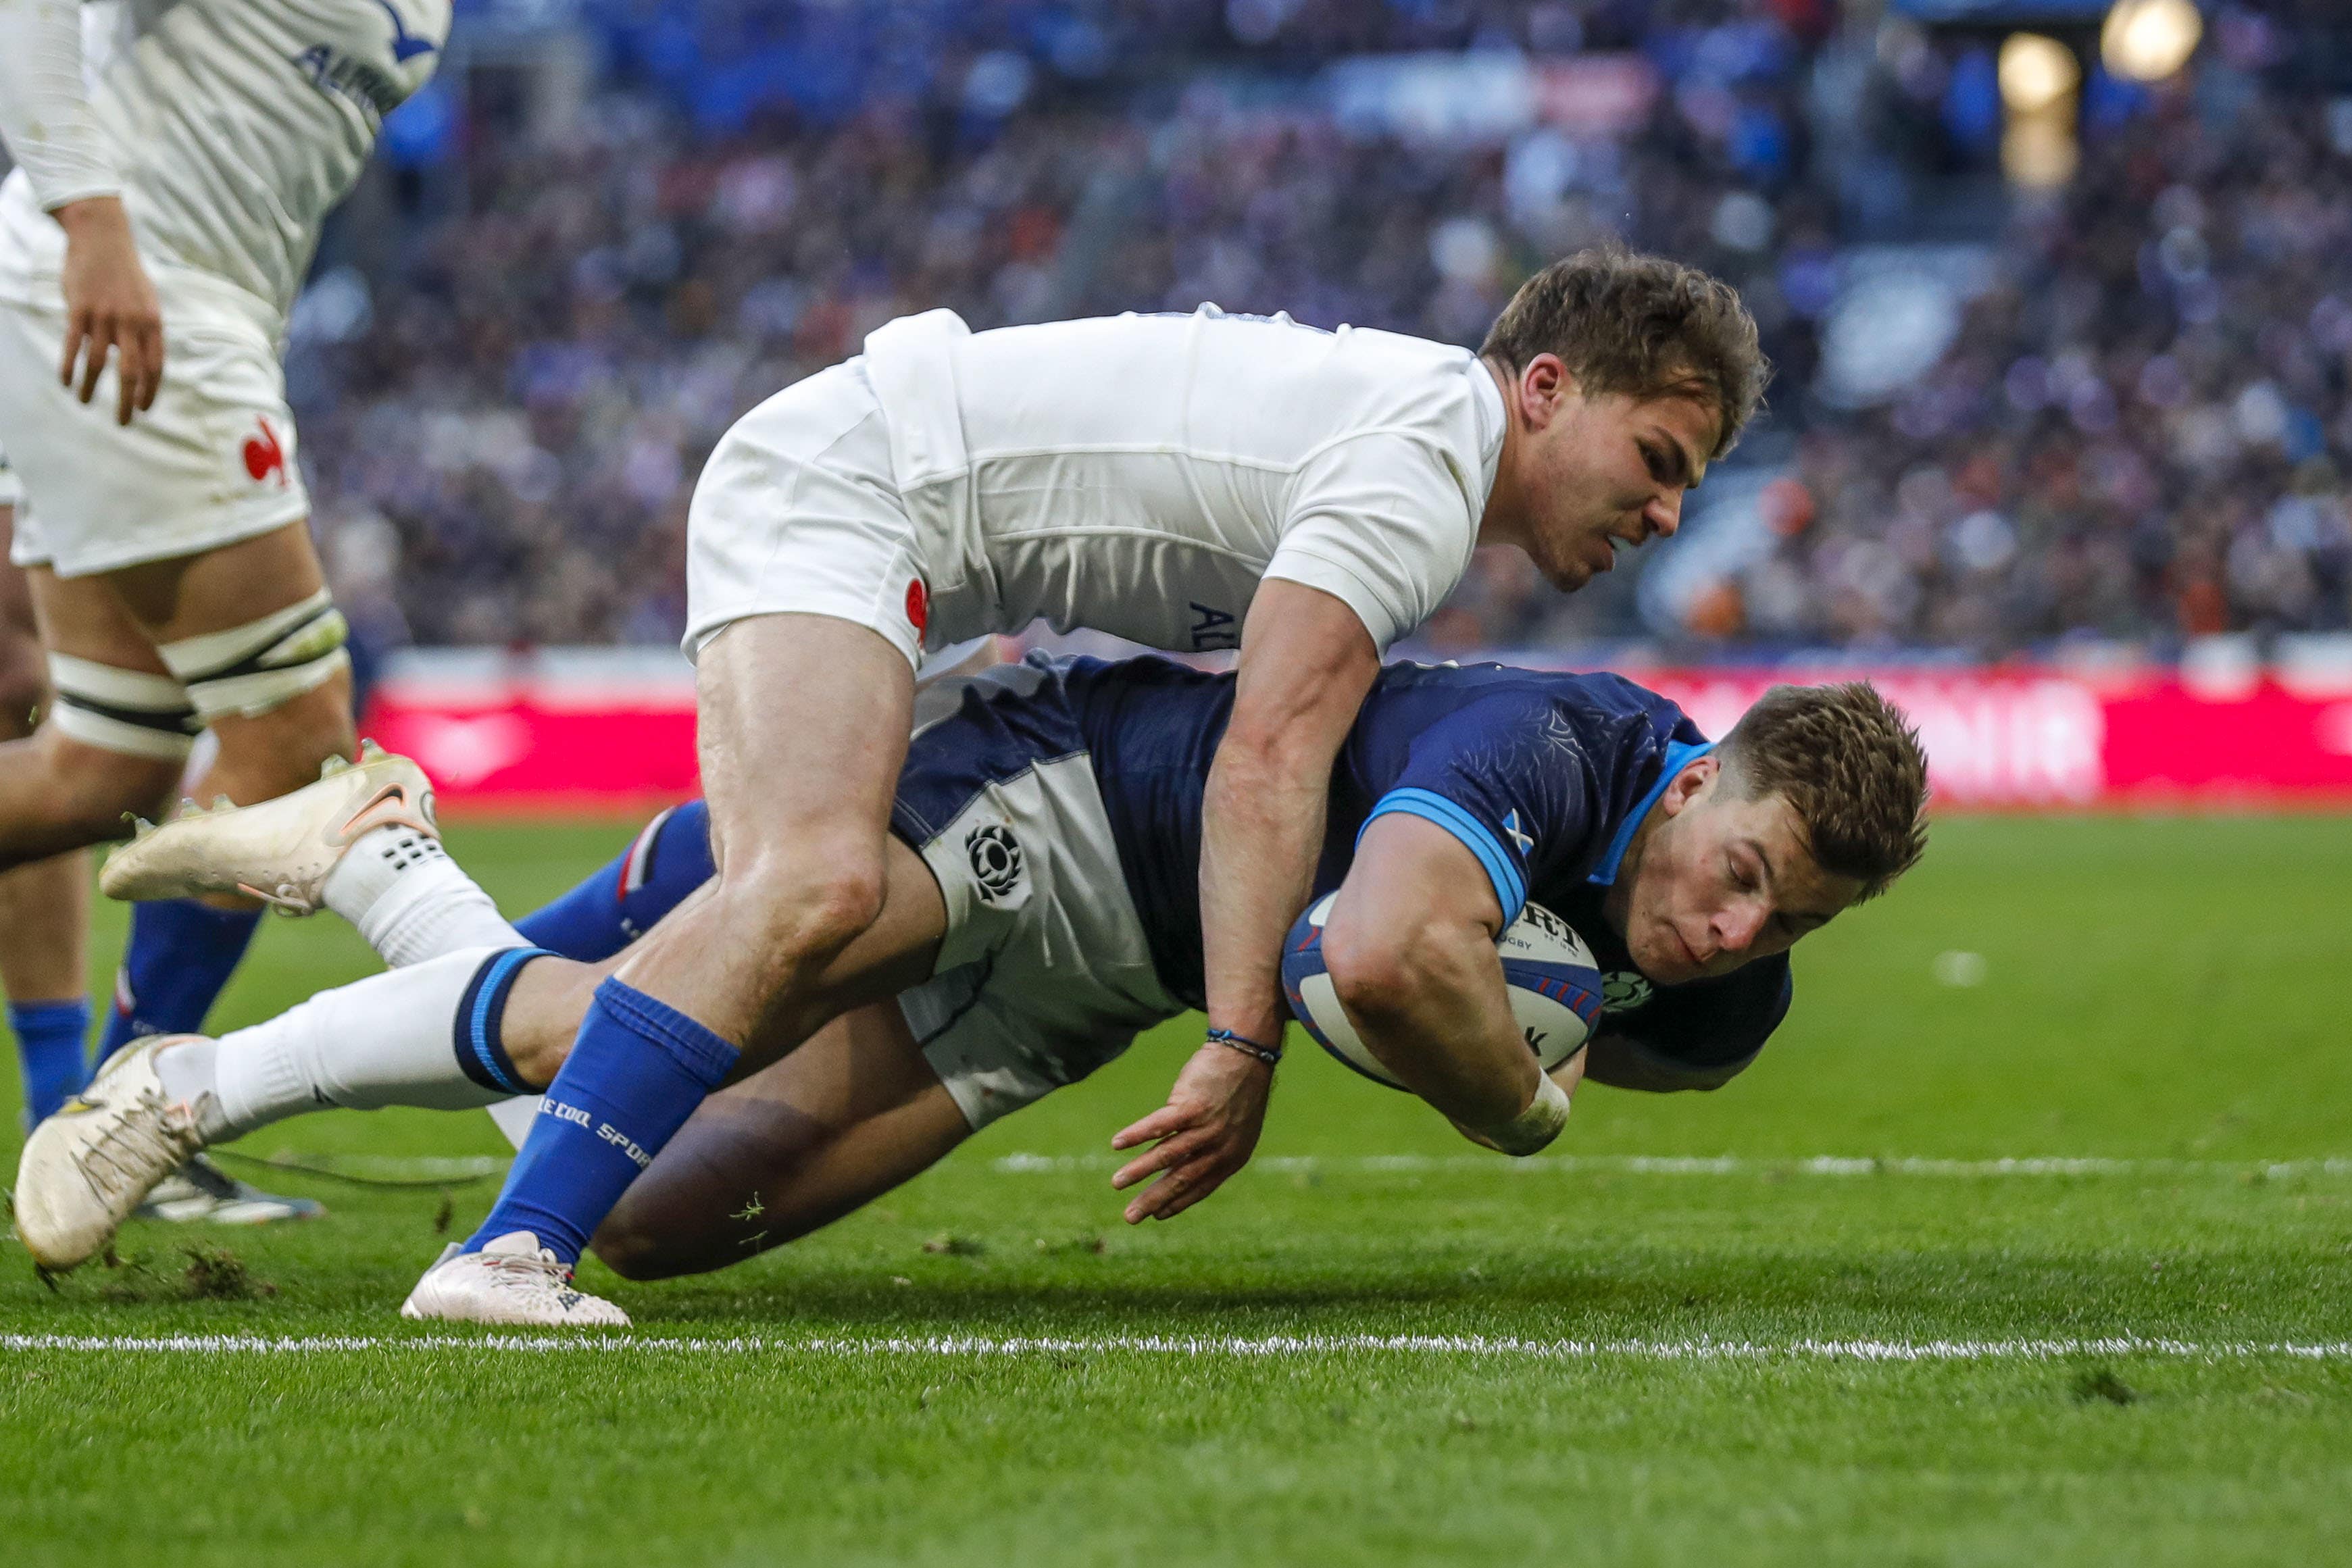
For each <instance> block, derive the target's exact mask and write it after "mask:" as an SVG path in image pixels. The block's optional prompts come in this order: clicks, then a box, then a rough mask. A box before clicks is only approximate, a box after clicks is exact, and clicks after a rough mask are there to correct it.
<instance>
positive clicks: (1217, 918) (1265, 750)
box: [1111, 578, 1381, 1224]
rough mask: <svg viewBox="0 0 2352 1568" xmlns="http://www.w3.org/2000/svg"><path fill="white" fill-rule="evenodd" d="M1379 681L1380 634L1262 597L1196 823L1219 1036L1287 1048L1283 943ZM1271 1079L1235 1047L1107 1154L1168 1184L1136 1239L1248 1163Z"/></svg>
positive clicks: (1312, 608) (1151, 1193)
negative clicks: (1341, 766) (1329, 801)
mask: <svg viewBox="0 0 2352 1568" xmlns="http://www.w3.org/2000/svg"><path fill="white" fill-rule="evenodd" d="M1380 670H1381V662H1380V653H1379V651H1378V650H1377V649H1376V648H1374V646H1373V645H1372V638H1371V633H1370V632H1367V631H1365V630H1364V624H1363V622H1361V621H1360V620H1359V619H1358V618H1357V615H1356V612H1354V611H1352V610H1350V609H1349V608H1348V606H1347V605H1346V604H1345V603H1343V602H1342V601H1339V599H1337V598H1335V597H1334V596H1332V595H1331V594H1328V593H1326V592H1324V591H1322V590H1321V589H1319V588H1308V587H1307V586H1306V585H1304V584H1302V583H1297V582H1290V581H1286V580H1282V579H1279V578H1269V579H1267V580H1265V582H1264V583H1262V584H1260V585H1259V588H1258V591H1257V597H1256V599H1255V601H1253V602H1252V603H1251V605H1250V612H1249V619H1248V620H1247V621H1246V622H1244V623H1243V626H1242V656H1241V667H1240V670H1239V673H1238V674H1236V676H1235V678H1234V711H1233V717H1232V719H1231V720H1230V721H1229V722H1228V723H1227V725H1226V727H1225V735H1224V738H1223V740H1222V741H1221V742H1219V744H1218V747H1217V757H1216V760H1215V762H1214V763H1213V765H1212V766H1211V768H1210V769H1209V784H1208V790H1207V793H1206V796H1205V798H1204V801H1203V806H1202V831H1201V946H1202V958H1203V961H1204V967H1205V969H1206V980H1207V990H1208V1003H1209V1027H1210V1028H1212V1029H1225V1030H1233V1031H1234V1033H1235V1034H1237V1035H1240V1036H1242V1037H1243V1038H1244V1039H1245V1040H1257V1041H1259V1042H1261V1043H1264V1044H1266V1045H1273V1044H1276V1043H1277V1042H1278V1041H1279V1040H1281V1038H1282V1030H1283V1026H1284V1024H1285V1023H1286V1021H1287V1019H1289V1016H1290V1015H1289V1009H1288V1008H1287V1007H1286V1005H1285V1003H1284V1001H1283V999H1282V943H1283V938H1284V937H1286V936H1288V935H1289V934H1290V925H1291V922H1292V921H1294V920H1296V919H1297V918H1298V912H1299V910H1301V909H1303V908H1304V907H1306V904H1307V894H1309V893H1310V892H1311V891H1312V890H1313V888H1314V884H1315V865H1316V862H1318V860H1319V859H1321V857H1322V852H1323V815H1324V801H1325V800H1326V798H1327V797H1328V795H1329V793H1330V789H1331V761H1332V758H1335V757H1337V756H1338V755H1339V744H1340V742H1341V741H1343V740H1345V739H1346V738H1347V735H1348V729H1349V726H1351V725H1353V724H1354V723H1355V722H1356V710H1357V709H1358V708H1360V707H1361V706H1363V701H1364V694H1365V693H1366V692H1369V691H1370V690H1371V686H1372V682H1373V680H1374V679H1375V678H1376V677H1377V676H1378V675H1379V674H1380ZM1273 1079H1274V1069H1273V1068H1271V1067H1270V1066H1268V1065H1266V1064H1265V1063H1264V1062H1262V1061H1255V1060H1254V1059H1252V1058H1251V1057H1248V1056H1246V1055H1244V1054H1243V1053H1242V1052H1240V1051H1234V1050H1231V1049H1229V1048H1228V1047H1225V1046H1222V1045H1213V1044H1212V1045H1204V1046H1202V1048H1201V1049H1200V1051H1197V1052H1195V1053H1194V1054H1193V1057H1192V1061H1189V1062H1187V1063H1186V1064H1185V1067H1184V1070H1183V1071H1182V1072H1181V1074H1180V1075H1179V1076H1178V1078H1177V1080H1176V1085H1175V1088H1174V1089H1173V1090H1171V1092H1170V1093H1169V1097H1168V1103H1167V1104H1166V1105H1165V1106H1163V1107H1161V1108H1160V1110H1158V1111H1156V1112H1154V1113H1151V1114H1150V1115H1149V1116H1147V1117H1145V1118H1144V1119H1143V1120H1141V1121H1139V1122H1137V1123H1135V1124H1132V1125H1131V1126H1129V1127H1127V1128H1125V1129H1123V1130H1122V1131H1121V1132H1120V1133H1119V1134H1118V1136H1117V1137H1116V1138H1114V1139H1112V1140H1111V1146H1112V1147H1113V1148H1115V1149H1131V1148H1135V1147H1137V1146H1139V1145H1144V1144H1151V1145H1154V1146H1153V1147H1152V1148H1151V1149H1150V1150H1149V1151H1147V1152H1146V1153H1144V1154H1142V1155H1139V1156H1137V1157H1136V1158H1135V1159H1133V1160H1130V1161H1129V1162H1128V1164H1127V1165H1126V1166H1123V1167H1121V1168H1120V1170H1119V1171H1118V1174H1117V1175H1116V1176H1112V1177H1111V1185H1112V1186H1115V1187H1118V1188H1122V1189H1124V1188H1127V1187H1129V1186H1135V1185H1136V1184H1137V1183H1139V1182H1141V1181H1143V1180H1144V1179H1145V1178H1147V1177H1150V1176H1153V1175H1155V1174H1156V1173H1160V1172H1165V1173H1166V1174H1165V1175H1163V1176H1160V1178H1159V1179H1158V1180H1157V1181H1155V1182H1153V1183H1152V1185H1151V1186H1149V1187H1147V1188H1146V1189H1145V1190H1144V1191H1142V1192H1141V1193H1139V1194H1138V1195H1137V1196H1136V1197H1135V1198H1134V1200H1133V1201H1132V1202H1130V1203H1129V1205H1128V1207H1127V1218H1128V1220H1129V1223H1130V1224H1132V1223H1135V1222H1137V1221H1139V1220H1144V1219H1152V1218H1159V1219H1167V1218H1173V1217H1174V1216H1176V1215H1178V1214H1181V1213H1182V1212H1183V1211H1184V1210H1185V1209H1187V1208H1189V1207H1192V1205H1193V1204H1195V1203H1198V1202H1199V1201H1200V1200H1201V1199H1202V1198H1203V1197H1207V1196H1208V1195H1209V1194H1210V1193H1212V1192H1213V1191H1215V1190H1216V1189H1217V1187H1218V1186H1220V1185H1221V1184H1223V1181H1224V1180H1225V1178H1226V1177H1227V1176H1231V1175H1233V1174H1234V1172H1235V1171H1237V1170H1239V1169H1241V1167H1242V1166H1244V1165H1245V1164H1247V1163H1248V1161H1249V1157H1250V1154H1251V1152H1252V1151H1253V1150H1255V1148H1256V1147H1257V1137H1258V1130H1259V1128H1260V1126H1261V1125H1262V1124H1263V1123H1264V1121H1265V1103H1266V1095H1267V1092H1268V1091H1269V1090H1270V1088H1271V1087H1272V1084H1273Z"/></svg>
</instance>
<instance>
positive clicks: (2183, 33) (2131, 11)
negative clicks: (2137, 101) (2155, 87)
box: [2099, 0, 2205, 81]
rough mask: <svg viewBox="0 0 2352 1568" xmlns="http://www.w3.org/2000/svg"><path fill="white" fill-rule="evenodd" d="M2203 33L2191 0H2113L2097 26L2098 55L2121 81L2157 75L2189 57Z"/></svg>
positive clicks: (2157, 78) (2161, 77) (2163, 75)
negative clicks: (2100, 23)
mask: <svg viewBox="0 0 2352 1568" xmlns="http://www.w3.org/2000/svg"><path fill="white" fill-rule="evenodd" d="M2204 35H2205V20H2204V18H2203V17H2201V16H2199V15H2198V14H2197V6H2196V4H2195V0H2116V4H2115V8H2114V9H2113V10H2110V11H2109V12H2108V13H2107V20H2106V25H2105V26H2103V27H2101V28H2100V29H2099V57H2100V58H2101V59H2103V60H2105V62H2106V66H2107V69H2109V70H2111V71H2113V72H2114V73H2115V74H2116V75H2117V76H2119V77H2122V78H2125V79H2126V80H2127V81H2162V80H2164V79H2165V78H2167V77H2168V76H2171V75H2172V74H2173V73H2175V72H2176V71H2178V70H2179V69H2180V68H2181V67H2182V66H2185V65H2187V64H2188V63H2189V56H2190V55H2191V54H2192V53H2194V52H2195V51H2196V48H2197V41H2198V40H2199V39H2200V38H2201V37H2204Z"/></svg>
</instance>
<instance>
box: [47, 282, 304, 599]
mask: <svg viewBox="0 0 2352 1568" xmlns="http://www.w3.org/2000/svg"><path fill="white" fill-rule="evenodd" d="M63 331H64V319H63V314H62V312H61V311H57V310H51V309H48V308H43V307H40V306H33V305H26V304H23V303H21V302H15V301H8V300H5V299H0V450H5V452H6V453H7V454H8V459H9V462H10V464H11V465H12V466H13V467H14V469H15V472H16V476H17V478H18V480H19V482H20V483H21V485H22V486H23V498H22V501H21V502H20V511H19V515H18V518H17V527H16V547H15V559H16V562H17V564H19V565H34V564H40V565H49V566H53V567H55V568H56V569H57V570H58V572H59V573H60V574H61V575H64V576H68V577H79V576H84V575H87V574H89V573H91V572H98V571H108V570H114V569H116V568H118V567H122V566H129V565H131V564H134V563H136V562H139V561H143V560H158V559H168V558H170V557H173V556H182V555H190V554H194V553H196V552H199V551H202V550H205V549H215V548H217V547H219V546H221V545H225V544H229V543H233V542H235V541H236V540H237V539H240V538H251V537H253V536H255V535H257V534H261V533H266V532H268V531H269V530H270V529H272V528H280V527H283V526H285V525H286V524H288V523H290V522H292V521H294V520H296V519H298V518H299V517H304V516H305V515H307V514H308V512H309V510H310V498H309V496H308V495H307V493H306V492H305V490H304V487H303V484H302V476H301V471H300V468H299V464H298V462H297V459H296V440H297V437H296V432H295V426H294V419H293V415H292V413H291V411H290V410H289V408H288V407H287V404H286V388H285V376H284V372H283V371H282V370H281V368H280V367H279V365H278V359H277V356H276V354H275V353H274V352H273V351H272V346H271V345H270V343H269V342H268V340H266V339H265V338H264V337H262V335H261V334H259V333H258V332H256V331H253V330H251V329H249V328H247V327H246V326H243V325H241V324H239V323H237V322H236V321H233V320H224V321H218V322H207V323H194V324H189V325H187V326H185V327H184V328H183V329H180V330H177V331H173V332H169V333H168V335H167V341H166V348H165V358H164V374H163V385H162V387H161V388H160V389H159V390H158V392H157V393H156V398H155V403H154V406H153V407H152V408H151V409H148V410H146V411H145V412H143V413H140V414H139V415H138V416H137V417H136V418H135V419H133V420H132V422H131V423H130V424H128V425H121V424H118V423H115V420H114V405H115V397H114V392H113V374H112V371H109V372H108V374H107V375H106V377H104V378H103V379H102V381H101V383H100V389H99V392H98V395H97V396H96V397H94V398H93V399H92V400H91V401H90V402H88V403H84V402H80V401H79V400H78V399H77V398H76V397H74V395H73V394H72V393H71V392H69V391H68V390H67V389H66V388H64V387H62V386H60V385H59V384H58V379H57V374H56V371H55V365H56V356H57V350H58V342H59V341H60V340H61V337H62V334H63Z"/></svg>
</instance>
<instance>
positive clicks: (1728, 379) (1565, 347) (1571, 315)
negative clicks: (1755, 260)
mask: <svg viewBox="0 0 2352 1568" xmlns="http://www.w3.org/2000/svg"><path fill="white" fill-rule="evenodd" d="M1478 352H1479V353H1480V354H1482V355H1487V356H1491V357H1493V358H1495V359H1497V360H1500V361H1503V363H1505V364H1507V365H1508V366H1510V367H1511V369H1513V370H1515V371H1517V370H1523V369H1525V368H1526V367H1527V365H1528V362H1529V361H1532V360H1534V359H1535V357H1536V356H1537V355H1538V354H1557V355H1559V358H1560V361H1561V362H1562V363H1564V364H1566V365H1567V366H1568V371H1569V373H1570V375H1572V376H1574V377H1575V378H1576V381H1577V385H1578V386H1579V387H1580V388H1581V389H1582V390H1583V391H1584V392H1587V393H1589V394H1594V393H1603V392H1622V393H1623V394H1625V395H1626V396H1628V397H1633V398H1655V397H1686V398H1689V399H1691V400H1693V401H1694V402H1701V403H1705V404H1707V405H1709V406H1711V407H1712V408H1713V409H1714V410H1715V413H1716V437H1715V450H1714V452H1713V453H1711V454H1709V456H1710V458H1717V457H1721V456H1722V455H1724V454H1725V453H1727V452H1728V451H1730V450H1731V449H1732V447H1733V446H1734V445H1735V444H1738V440H1739V433H1740V431H1741V430H1742V429H1743V428H1744V427H1745V426H1746V425H1747V423H1748V420H1749V419H1750V418H1752V417H1753V416H1754V415H1755V413H1756V411H1757V409H1758V408H1759V407H1760V406H1762V404H1763V402H1764V383H1765V382H1769V380H1771V379H1772V366H1771V362H1770V361H1768V360H1766V359H1765V357H1764V350H1763V348H1762V346H1761V345H1760V344H1759V343H1758V342H1757V340H1756V319H1755V318H1754V317H1752V316H1750V315H1748V308H1747V307H1746V306H1745V305H1742V304H1741V303H1740V302H1739V295H1738V291H1737V290H1735V289H1733V288H1732V287H1731V286H1730V285H1729V284H1727V283H1724V282H1722V281H1720V280H1718V279H1717V278H1713V277H1708V276H1707V275H1706V273H1704V272H1701V271H1700V270H1699V269H1698V268H1696V267H1685V266H1683V265H1682V263H1680V262H1677V261H1668V260H1667V259H1666V258H1665V257H1664V256H1641V255H1637V254H1635V253H1634V252H1633V251H1630V250H1627V249H1626V248H1625V247H1624V246H1617V245H1609V246H1595V247H1593V248H1592V249H1590V250H1580V251H1578V252H1577V253H1576V254H1575V255H1574V256H1570V257H1569V258H1568V259H1567V260H1565V261H1555V262H1553V263H1552V264H1551V265H1550V266H1549V267H1545V268H1544V269H1543V270H1542V271H1541V272H1538V273H1537V274H1536V275H1535V276H1534V277H1530V278H1528V280H1527V281H1526V282H1525V283H1522V284H1520V285H1519V287H1518V292H1517V293H1516V294H1514V295H1512V296H1511V300H1510V303H1509V304H1507V305H1506V306H1504V307H1503V313H1502V314H1501V315H1499V316H1497V317H1496V318H1495V324H1494V326H1493V327H1491V328H1489V329H1487V332H1486V342H1484V343H1483V344H1481V345H1480V346H1479V349H1478Z"/></svg>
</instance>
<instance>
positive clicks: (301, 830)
mask: <svg viewBox="0 0 2352 1568" xmlns="http://www.w3.org/2000/svg"><path fill="white" fill-rule="evenodd" d="M392 827H400V828H408V829H411V830H413V831H416V832H419V833H422V834H424V835H425V837H426V838H429V839H436V840H437V839H438V838H439V837H440V831H439V829H437V828H436V826H435V825H434V821H433V785H432V781H431V780H429V779H426V778H425V770H424V769H423V768H419V767H417V766H416V764H415V763H414V762H411V761H410V760H409V759H408V758H405V757H395V756H394V755H392V754H391V753H390V752H387V751H385V750H384V749H383V747H380V746H378V745H376V744H375V743H374V742H373V741H363V742H362V743H361V746H360V759H359V761H358V762H357V763H350V762H346V761H344V760H343V759H342V758H340V757H331V758H328V759H327V760H326V762H325V764H324V765H323V766H322V767H320V769H319V781H318V782H317V783H315V784H305V785H304V786H303V787H302V788H301V789H297V790H294V791H293V792H292V793H290V794H286V795H280V796H278V798H277V799H276V800H260V801H257V802H255V803H254V804H253V805H250V806H232V805H230V804H228V803H227V801H226V799H224V800H222V802H221V803H220V804H218V805H216V806H215V807H214V809H213V810H209V811H205V810H197V809H195V808H194V804H193V802H192V803H191V804H190V807H189V809H188V810H187V811H186V812H184V814H183V815H181V816H179V817H176V818H173V820H172V821H168V822H165V823H164V824H163V826H161V827H151V826H149V825H148V824H146V823H143V822H142V823H141V824H140V826H139V829H138V833H137V836H136V837H135V838H133V839H132V840H131V842H129V843H127V844H125V845H123V846H122V847H121V848H120V849H118V850H116V851H115V852H114V853H112V854H111V855H110V856H108V857H107V861H106V867H105V869H104V870H102V871H100V873H98V885H99V888H100V891H101V892H103V893H104V894H106V896H107V897H109V898H120V899H126V900H131V901H139V902H143V901H145V900H148V899H154V898H194V897H196V896H198V895H200V894H207V893H215V894H217V893H242V894H247V895H248V896H250V897H253V898H257V899H260V900H261V901H262V902H263V903H265V904H270V905H271V906H273V907H274V908H276V909H278V911H279V912H280V913H281V914H286V915H315V914H317V913H318V912H319V910H320V908H322V907H323V906H324V901H325V897H326V885H327V873H330V872H331V871H333V870H334V869H335V866H336V864H337V862H340V861H341V859H342V858H343V852H344V851H346V850H348V849H350V848H351V847H352V844H353V843H354V842H356V841H358V840H359V839H360V837H361V836H362V834H365V833H367V832H369V831H372V830H373V829H376V828H392Z"/></svg>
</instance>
